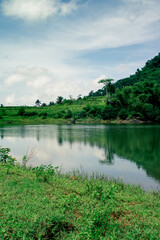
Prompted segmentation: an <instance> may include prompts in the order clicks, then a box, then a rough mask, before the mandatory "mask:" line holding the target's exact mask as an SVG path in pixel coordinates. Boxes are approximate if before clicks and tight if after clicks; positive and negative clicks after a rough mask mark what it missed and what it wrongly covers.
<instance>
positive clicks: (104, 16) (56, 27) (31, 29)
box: [0, 0, 160, 106]
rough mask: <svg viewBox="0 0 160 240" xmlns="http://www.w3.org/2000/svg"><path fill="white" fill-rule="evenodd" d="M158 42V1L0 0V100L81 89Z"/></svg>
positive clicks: (141, 61)
mask: <svg viewBox="0 0 160 240" xmlns="http://www.w3.org/2000/svg"><path fill="white" fill-rule="evenodd" d="M159 46H160V0H0V104H3V105H5V106H6V105H7V106H10V105H11V106H13V105H14V106H16V105H29V106H30V105H34V104H35V101H36V100H37V99H39V100H40V101H41V102H42V103H43V102H45V103H47V104H48V103H49V102H50V101H56V99H57V97H58V96H63V97H64V98H69V96H70V95H71V96H72V97H73V98H77V97H78V95H79V94H82V96H84V95H87V94H88V93H89V92H90V91H91V90H93V91H96V90H97V89H99V88H101V87H102V86H101V85H99V84H98V80H100V79H104V78H113V79H114V80H115V81H117V80H119V79H121V78H124V77H128V76H129V75H131V74H134V73H135V71H136V70H137V68H139V69H141V68H142V67H143V66H144V65H145V62H146V61H147V60H149V59H151V58H153V57H154V56H156V55H157V54H158V53H159Z"/></svg>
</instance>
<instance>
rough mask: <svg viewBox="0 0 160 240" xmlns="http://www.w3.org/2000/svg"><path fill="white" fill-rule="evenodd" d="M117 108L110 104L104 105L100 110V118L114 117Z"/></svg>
mask: <svg viewBox="0 0 160 240" xmlns="http://www.w3.org/2000/svg"><path fill="white" fill-rule="evenodd" d="M117 112H118V111H117V108H114V107H112V106H111V105H107V106H105V108H104V109H103V110H102V119H103V120H107V119H114V118H116V117H117Z"/></svg>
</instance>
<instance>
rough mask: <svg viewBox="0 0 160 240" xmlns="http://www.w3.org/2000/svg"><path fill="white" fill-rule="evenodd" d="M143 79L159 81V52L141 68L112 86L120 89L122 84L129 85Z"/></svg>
mask: <svg viewBox="0 0 160 240" xmlns="http://www.w3.org/2000/svg"><path fill="white" fill-rule="evenodd" d="M144 80H148V81H150V80H156V81H158V82H160V53H159V54H158V55H157V56H155V57H154V58H153V59H151V60H149V61H147V62H146V64H145V66H144V67H143V68H142V69H141V70H140V69H137V71H136V73H135V74H133V75H131V76H130V77H128V78H124V79H120V80H119V81H117V82H116V83H115V84H114V86H115V87H116V88H120V89H121V88H122V87H124V86H131V85H134V84H135V83H137V82H140V81H144Z"/></svg>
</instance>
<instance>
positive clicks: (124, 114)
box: [118, 109, 128, 120]
mask: <svg viewBox="0 0 160 240" xmlns="http://www.w3.org/2000/svg"><path fill="white" fill-rule="evenodd" d="M118 116H119V118H120V119H122V120H125V119H126V118H127V117H128V112H127V110H126V109H122V110H120V112H119V113H118Z"/></svg>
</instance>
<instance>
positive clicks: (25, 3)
mask: <svg viewBox="0 0 160 240" xmlns="http://www.w3.org/2000/svg"><path fill="white" fill-rule="evenodd" d="M76 8H77V5H76V1H75V0H71V1H70V2H68V3H62V2H61V1H60V0H3V2H2V11H3V14H4V15H6V16H10V17H16V18H20V19H23V20H26V21H37V20H45V19H47V18H48V17H50V16H54V15H56V14H61V15H66V14H69V13H71V12H72V11H73V10H75V9H76Z"/></svg>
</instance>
